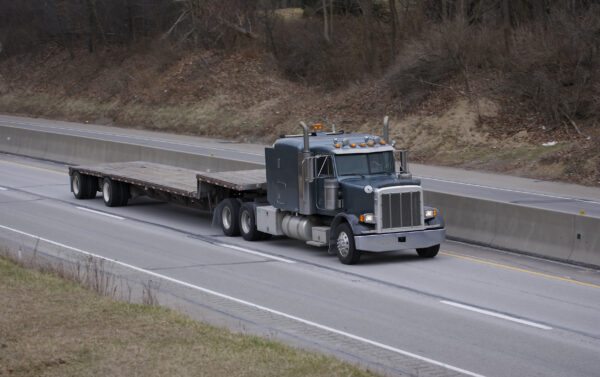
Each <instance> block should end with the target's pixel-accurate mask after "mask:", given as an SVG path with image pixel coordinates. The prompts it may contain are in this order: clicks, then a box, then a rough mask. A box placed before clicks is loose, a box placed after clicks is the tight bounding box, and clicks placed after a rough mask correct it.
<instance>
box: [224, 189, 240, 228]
mask: <svg viewBox="0 0 600 377" xmlns="http://www.w3.org/2000/svg"><path fill="white" fill-rule="evenodd" d="M222 203H223V204H222V205H221V206H220V208H221V213H220V216H221V217H220V218H221V229H223V234H225V235H226V236H229V237H235V236H239V235H240V224H239V221H238V218H239V213H240V202H238V201H237V200H236V199H232V198H227V199H225V200H223V202H222Z"/></svg>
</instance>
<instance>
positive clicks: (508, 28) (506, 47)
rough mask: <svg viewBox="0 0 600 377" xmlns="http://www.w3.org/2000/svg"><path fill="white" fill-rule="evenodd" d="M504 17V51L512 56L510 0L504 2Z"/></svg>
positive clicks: (503, 0)
mask: <svg viewBox="0 0 600 377" xmlns="http://www.w3.org/2000/svg"><path fill="white" fill-rule="evenodd" d="M502 17H503V21H504V50H505V52H506V54H507V55H508V54H510V35H511V26H510V7H509V5H508V0H502Z"/></svg>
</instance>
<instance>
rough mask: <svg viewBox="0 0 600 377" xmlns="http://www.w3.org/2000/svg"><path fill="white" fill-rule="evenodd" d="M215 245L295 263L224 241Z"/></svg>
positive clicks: (291, 261)
mask: <svg viewBox="0 0 600 377" xmlns="http://www.w3.org/2000/svg"><path fill="white" fill-rule="evenodd" d="M215 245H217V246H221V247H227V248H230V249H233V250H237V251H241V252H242V253H247V254H253V255H258V256H261V257H264V258H268V259H273V260H276V261H279V262H284V263H296V262H294V261H293V260H289V259H285V258H280V257H276V256H274V255H269V254H265V253H261V252H259V251H254V250H249V249H245V248H243V247H239V246H235V245H229V244H226V243H216V244H215Z"/></svg>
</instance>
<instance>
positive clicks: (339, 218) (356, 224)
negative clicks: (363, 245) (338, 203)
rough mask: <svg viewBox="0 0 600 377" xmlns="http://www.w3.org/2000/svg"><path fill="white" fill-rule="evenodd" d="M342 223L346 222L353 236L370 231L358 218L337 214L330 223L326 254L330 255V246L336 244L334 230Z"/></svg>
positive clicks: (347, 214)
mask: <svg viewBox="0 0 600 377" xmlns="http://www.w3.org/2000/svg"><path fill="white" fill-rule="evenodd" d="M342 222H347V223H348V224H349V225H350V228H352V233H354V234H355V235H356V234H361V233H362V232H364V231H367V230H370V228H368V227H367V226H365V225H363V224H361V223H360V220H359V219H358V216H356V215H353V214H349V213H343V212H342V213H338V214H337V215H335V217H334V218H333V221H331V230H330V231H329V248H328V252H329V253H330V254H331V253H332V250H331V246H332V245H335V243H336V238H335V228H336V227H337V226H338V225H339V224H340V223H342Z"/></svg>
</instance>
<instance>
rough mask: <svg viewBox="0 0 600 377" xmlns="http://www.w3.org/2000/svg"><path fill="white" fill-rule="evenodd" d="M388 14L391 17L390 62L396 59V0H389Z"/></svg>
mask: <svg viewBox="0 0 600 377" xmlns="http://www.w3.org/2000/svg"><path fill="white" fill-rule="evenodd" d="M389 3H390V13H391V16H392V60H393V59H395V58H396V41H397V39H398V25H397V22H398V10H397V9H396V0H389Z"/></svg>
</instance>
